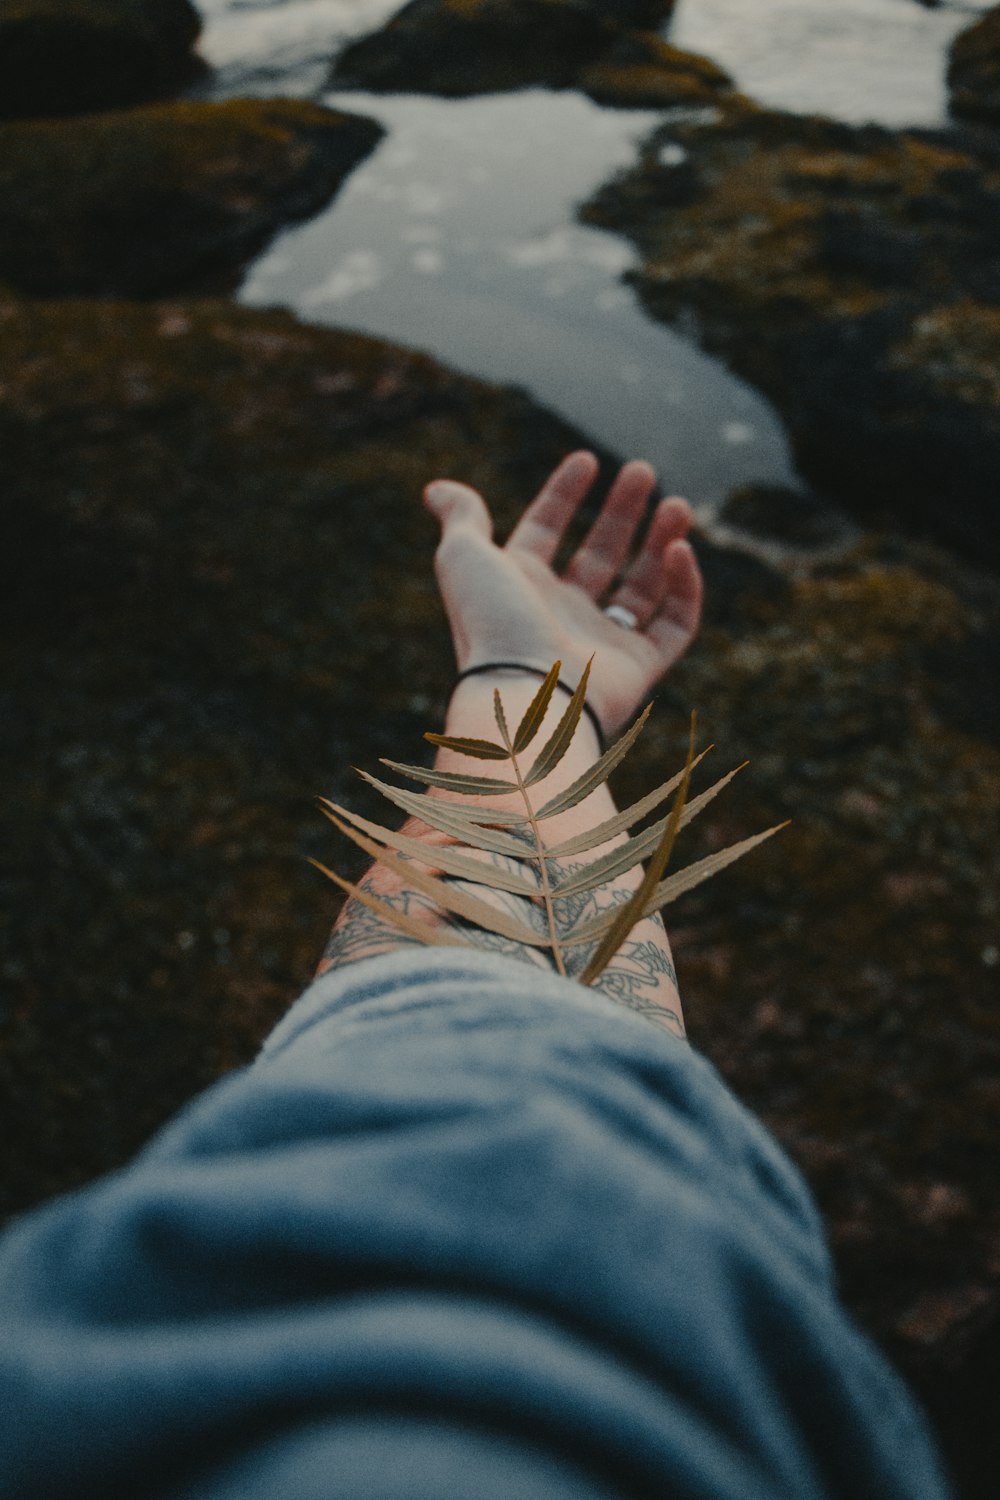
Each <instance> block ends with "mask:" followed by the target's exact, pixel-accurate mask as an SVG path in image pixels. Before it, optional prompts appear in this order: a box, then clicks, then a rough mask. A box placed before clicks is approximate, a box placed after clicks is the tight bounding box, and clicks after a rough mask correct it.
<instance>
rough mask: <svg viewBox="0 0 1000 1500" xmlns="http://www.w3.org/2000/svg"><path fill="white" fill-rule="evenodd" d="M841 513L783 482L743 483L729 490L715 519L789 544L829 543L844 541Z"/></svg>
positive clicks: (803, 545) (818, 544)
mask: <svg viewBox="0 0 1000 1500" xmlns="http://www.w3.org/2000/svg"><path fill="white" fill-rule="evenodd" d="M845 519H846V518H845V517H844V516H843V515H842V514H841V513H840V512H838V511H836V510H835V509H834V508H833V507H832V506H831V505H828V504H827V503H826V502H825V501H823V500H820V499H819V497H818V496H816V495H811V494H808V493H805V492H804V491H802V490H793V489H790V488H789V486H788V485H783V484H745V485H741V486H740V488H739V489H736V490H733V492H732V494H731V495H729V496H728V497H727V499H726V501H725V503H724V505H723V506H722V508H721V510H720V511H719V520H720V521H722V522H724V523H725V525H726V526H732V527H734V528H735V529H736V530H737V531H745V532H748V533H749V534H750V535H751V536H755V537H760V538H762V539H763V540H765V541H770V542H780V543H782V544H784V545H788V546H792V547H806V548H816V547H831V546H835V545H837V544H838V543H840V542H843V541H844V538H845V534H846V526H845Z"/></svg>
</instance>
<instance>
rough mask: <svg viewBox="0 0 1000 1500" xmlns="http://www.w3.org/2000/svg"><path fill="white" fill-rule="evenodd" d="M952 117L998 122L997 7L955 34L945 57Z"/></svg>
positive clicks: (999, 38) (999, 43) (999, 15)
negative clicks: (960, 116)
mask: <svg viewBox="0 0 1000 1500" xmlns="http://www.w3.org/2000/svg"><path fill="white" fill-rule="evenodd" d="M948 87H949V89H950V90H951V98H950V108H951V112H952V114H953V115H963V116H965V117H966V118H967V119H970V120H985V121H987V122H989V123H990V124H996V123H997V122H1000V6H995V7H994V8H993V10H988V11H987V12H986V14H985V15H984V16H982V17H980V19H979V20H978V21H976V22H975V23H974V24H973V25H972V26H969V27H967V29H966V30H965V31H962V32H960V33H959V34H958V36H957V37H956V38H955V40H954V41H953V42H952V44H951V51H950V53H949V55H948Z"/></svg>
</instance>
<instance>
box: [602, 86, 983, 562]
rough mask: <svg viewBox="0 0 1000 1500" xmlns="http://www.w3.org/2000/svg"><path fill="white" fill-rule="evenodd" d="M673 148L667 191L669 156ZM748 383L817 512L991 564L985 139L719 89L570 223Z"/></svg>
mask: <svg viewBox="0 0 1000 1500" xmlns="http://www.w3.org/2000/svg"><path fill="white" fill-rule="evenodd" d="M681 154H683V167H682V171H683V180H682V181H681V182H680V183H678V180H677V178H678V167H677V161H678V159H679V158H680V156H681ZM583 217H584V218H585V219H586V220H587V221H588V222H591V223H597V224H601V225H604V226H606V227H610V228H617V229H620V230H621V231H622V232H624V233H626V234H628V235H629V236H630V238H632V239H633V240H634V241H635V242H636V244H637V245H638V246H639V248H640V250H641V252H642V256H643V265H642V267H641V269H640V270H639V271H638V272H636V273H633V279H634V280H635V283H636V285H637V287H638V290H639V294H640V296H641V298H642V301H643V302H644V304H645V305H646V307H647V308H648V309H649V310H650V311H651V312H652V313H653V314H654V315H655V316H657V317H660V318H663V319H665V320H669V319H671V318H676V317H679V316H683V317H684V318H685V319H687V320H689V321H690V320H691V318H692V315H693V316H694V317H695V319H696V320H697V327H698V330H699V333H700V335H701V337H702V339H703V341H704V343H705V344H706V346H707V347H709V348H710V349H712V350H713V351H715V352H718V353H720V354H722V355H723V356H724V357H725V358H726V359H727V361H728V362H729V363H730V364H731V365H732V366H733V368H735V369H736V371H737V372H738V373H739V374H741V375H743V376H744V377H746V378H747V379H749V380H751V381H753V382H754V383H755V384H757V385H758V386H759V387H760V388H761V389H762V390H764V391H765V393H766V394H767V395H768V396H769V397H770V399H771V400H772V401H773V402H774V403H775V405H776V406H777V407H778V408H779V410H780V411H781V412H782V414H783V416H784V417H785V419H786V422H787V423H788V426H789V428H790V432H791V436H792V440H793V443H794V447H795V455H796V459H797V462H798V466H799V468H800V470H801V472H802V473H803V475H804V476H805V478H806V479H807V480H808V481H809V483H810V484H811V486H812V487H813V488H814V489H815V490H816V492H817V493H818V494H819V495H820V496H821V497H822V498H824V499H827V498H828V499H831V500H832V501H834V502H835V503H839V504H842V505H843V506H844V507H845V508H846V509H848V510H850V511H852V512H853V513H854V514H855V515H858V516H860V517H862V518H865V519H868V520H873V519H874V520H877V521H878V520H880V521H891V522H892V523H894V524H902V525H903V526H905V527H907V528H909V529H911V530H913V531H923V532H926V533H930V534H933V535H936V536H938V537H939V538H941V539H943V540H945V541H947V542H948V543H950V544H951V545H954V546H956V547H959V548H961V549H963V550H964V551H966V552H967V553H969V554H970V555H972V556H975V557H977V558H983V559H991V560H992V561H994V562H996V561H1000V507H998V505H997V498H996V473H997V471H998V468H1000V399H998V397H1000V388H998V386H997V383H996V379H995V371H996V368H997V360H998V356H1000V342H998V338H1000V275H998V272H997V264H996V255H995V243H996V233H997V226H998V225H1000V146H998V145H997V143H996V141H995V140H993V139H992V138H987V137H986V136H985V135H984V134H983V133H978V134H973V133H971V132H968V131H966V132H962V133H944V132H942V133H933V132H901V133H894V132H891V131H888V130H883V129H880V128H878V127H875V126H868V127H864V128H856V127H852V126H848V125H842V124H838V123H835V122H833V121H825V120H822V119H818V118H806V117H799V116H793V115H785V114H779V113H776V112H774V111H769V110H763V109H760V108H758V107H756V106H755V105H753V104H752V102H751V101H749V100H745V99H740V98H738V97H736V96H720V97H719V98H718V100H717V102H716V105H715V106H714V107H713V108H712V109H711V110H710V111H705V110H702V111H700V112H699V113H698V114H697V115H695V116H693V117H692V116H691V115H686V116H685V115H679V116H678V117H677V118H674V119H672V120H671V121H670V122H669V123H667V124H665V125H663V126H662V127H661V128H660V129H658V130H657V132H656V133H655V134H654V135H653V137H652V138H651V140H650V141H649V142H647V143H646V145H645V146H644V148H643V150H642V153H641V157H640V162H639V165H638V166H637V168H636V169H635V170H634V171H631V172H629V173H626V174H624V175H623V176H622V177H620V178H619V179H617V180H616V181H615V182H613V183H610V184H608V186H607V187H606V188H604V189H602V190H601V191H600V192H599V193H598V194H597V195H595V197H594V198H593V199H592V200H591V202H590V203H589V204H588V205H586V207H585V209H584V210H583Z"/></svg>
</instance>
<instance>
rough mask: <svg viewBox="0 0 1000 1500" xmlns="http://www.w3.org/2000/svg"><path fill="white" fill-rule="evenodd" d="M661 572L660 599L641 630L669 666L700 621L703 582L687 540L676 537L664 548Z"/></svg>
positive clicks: (694, 633) (680, 652)
mask: <svg viewBox="0 0 1000 1500" xmlns="http://www.w3.org/2000/svg"><path fill="white" fill-rule="evenodd" d="M663 572H664V580H665V585H666V586H665V589H664V594H663V599H662V602H661V604H660V608H659V610H658V611H657V613H656V614H655V615H654V616H653V618H652V619H651V620H650V622H649V624H648V625H647V626H646V629H645V631H644V632H643V633H644V634H645V635H646V636H647V637H648V638H649V639H650V640H651V641H652V642H653V645H654V646H655V647H656V648H657V651H658V652H659V653H660V656H661V657H662V658H663V661H664V664H665V665H666V666H670V665H671V664H672V663H673V662H675V661H676V660H677V659H678V657H680V656H682V655H683V653H684V652H685V651H686V650H687V648H688V646H689V645H690V644H691V642H692V641H693V640H694V638H695V635H696V634H697V632H698V626H699V624H700V623H701V605H702V598H703V595H704V584H703V583H702V577H701V569H700V568H699V566H698V559H697V558H696V557H695V555H694V549H693V548H692V546H691V543H690V542H688V541H685V540H683V539H680V538H678V539H677V540H675V541H672V542H670V543H669V545H668V546H667V547H665V548H664V552H663Z"/></svg>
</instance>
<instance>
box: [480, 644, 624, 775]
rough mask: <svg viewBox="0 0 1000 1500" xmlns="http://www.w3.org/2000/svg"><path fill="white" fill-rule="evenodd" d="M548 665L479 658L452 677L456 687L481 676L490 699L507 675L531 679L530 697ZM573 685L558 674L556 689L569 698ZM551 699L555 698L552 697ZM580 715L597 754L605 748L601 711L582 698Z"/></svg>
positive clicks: (521, 679) (520, 678)
mask: <svg viewBox="0 0 1000 1500" xmlns="http://www.w3.org/2000/svg"><path fill="white" fill-rule="evenodd" d="M551 665H552V664H551V663H549V665H548V666H545V667H543V666H537V665H535V664H534V663H533V662H530V661H490V662H482V663H480V664H478V665H475V666H471V667H465V668H463V670H462V671H461V672H459V674H458V676H457V677H456V679H455V687H456V688H457V687H458V686H459V684H461V683H463V682H465V681H467V680H472V679H481V680H482V681H483V682H484V683H485V685H486V686H487V688H488V689H489V693H490V698H491V701H492V695H493V692H494V691H495V690H501V694H502V683H503V681H504V679H506V680H507V681H508V682H517V681H518V680H520V681H521V682H524V681H528V682H529V683H530V682H534V683H535V684H536V687H535V689H534V692H532V694H531V697H534V693H535V692H537V690H538V688H537V684H538V683H540V682H541V680H542V679H543V678H545V677H547V676H548V674H549V672H550V671H551ZM575 687H576V685H575V684H574V683H570V682H567V681H566V680H565V678H562V677H560V679H559V681H558V683H557V684H556V688H557V690H561V691H562V692H563V693H564V694H565V695H566V697H568V698H571V697H572V696H573V693H574V691H575ZM530 701H531V699H530V698H529V699H528V702H530ZM553 702H555V699H554V698H553ZM525 706H527V705H525ZM583 718H584V719H585V720H586V721H587V723H588V724H589V726H590V729H591V730H592V732H593V738H594V741H595V743H596V747H597V754H598V755H603V753H604V751H605V749H606V748H607V741H606V737H605V734H604V726H603V724H602V722H601V718H600V715H599V714H598V713H597V710H596V709H595V708H594V705H593V704H592V703H590V702H589V701H585V702H584V705H583ZM582 722H583V721H582V720H581V725H582ZM581 725H578V726H577V733H578V734H579V732H580V728H581ZM595 758H596V757H595Z"/></svg>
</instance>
